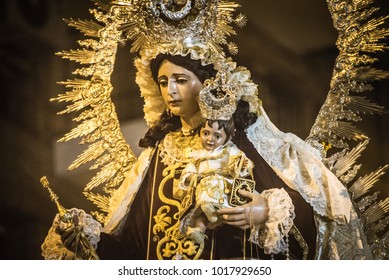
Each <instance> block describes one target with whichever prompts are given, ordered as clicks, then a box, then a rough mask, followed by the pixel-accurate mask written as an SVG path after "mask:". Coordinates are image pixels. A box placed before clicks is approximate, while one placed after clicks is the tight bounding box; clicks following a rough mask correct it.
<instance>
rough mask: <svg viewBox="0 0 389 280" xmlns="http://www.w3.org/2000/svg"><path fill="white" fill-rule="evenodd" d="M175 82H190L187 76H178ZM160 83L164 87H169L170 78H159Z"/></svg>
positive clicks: (181, 83)
mask: <svg viewBox="0 0 389 280" xmlns="http://www.w3.org/2000/svg"><path fill="white" fill-rule="evenodd" d="M173 82H175V83H177V84H179V85H184V84H186V83H187V82H188V79H185V78H178V79H175V80H173ZM158 85H159V86H160V87H162V88H164V87H167V86H168V79H159V80H158Z"/></svg>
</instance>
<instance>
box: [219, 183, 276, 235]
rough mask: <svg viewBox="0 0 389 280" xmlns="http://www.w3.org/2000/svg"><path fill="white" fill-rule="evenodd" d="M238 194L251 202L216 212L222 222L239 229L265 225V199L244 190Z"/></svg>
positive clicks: (266, 206) (266, 212)
mask: <svg viewBox="0 0 389 280" xmlns="http://www.w3.org/2000/svg"><path fill="white" fill-rule="evenodd" d="M239 194H241V195H242V196H244V197H247V198H248V199H249V200H251V201H250V202H248V203H246V204H244V205H242V206H238V207H233V208H222V209H220V210H218V213H219V215H220V217H221V218H222V220H223V222H224V223H226V224H228V225H232V226H235V227H238V228H241V229H247V228H250V227H252V226H257V225H260V224H263V223H265V222H266V220H267V217H268V213H269V209H268V205H267V199H266V198H265V197H263V196H262V195H260V194H259V193H251V192H248V191H245V190H239Z"/></svg>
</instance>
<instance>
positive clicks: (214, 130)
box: [200, 122, 227, 151]
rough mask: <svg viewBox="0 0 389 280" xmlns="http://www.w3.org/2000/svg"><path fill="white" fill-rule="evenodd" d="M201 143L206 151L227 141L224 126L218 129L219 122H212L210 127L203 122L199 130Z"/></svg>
mask: <svg viewBox="0 0 389 280" xmlns="http://www.w3.org/2000/svg"><path fill="white" fill-rule="evenodd" d="M200 137H201V144H202V145H203V147H204V149H206V150H207V151H212V150H214V149H216V148H217V147H219V146H221V145H223V144H224V143H225V142H226V141H227V134H226V133H225V131H224V128H220V129H219V124H218V123H217V122H214V123H213V124H212V127H210V126H209V125H208V122H207V123H206V124H205V127H202V128H201V130H200Z"/></svg>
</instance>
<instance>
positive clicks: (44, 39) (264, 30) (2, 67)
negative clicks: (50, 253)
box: [0, 0, 389, 259]
mask: <svg viewBox="0 0 389 280" xmlns="http://www.w3.org/2000/svg"><path fill="white" fill-rule="evenodd" d="M238 2H239V3H241V4H242V6H243V7H242V8H241V11H242V12H243V13H244V14H246V15H247V17H248V20H249V22H248V24H247V26H246V27H244V28H243V29H238V30H237V32H238V36H235V37H234V38H232V40H233V41H235V42H236V43H237V44H238V46H239V54H238V55H237V56H236V57H235V59H236V60H237V61H238V62H239V64H241V65H244V66H246V67H248V68H249V69H250V70H251V72H252V76H253V80H254V81H255V82H256V83H258V84H259V89H260V92H261V98H262V100H263V103H264V107H265V109H266V111H267V112H268V114H269V116H270V118H271V119H272V121H273V122H274V123H275V124H276V125H277V126H278V127H279V128H280V129H281V130H283V131H290V132H293V133H295V134H297V135H298V136H300V137H301V138H303V139H304V138H306V137H307V135H308V134H309V130H310V127H311V126H312V124H313V122H314V119H315V117H316V115H317V112H318V110H319V108H320V106H321V105H322V104H323V102H324V99H325V97H326V93H327V91H328V87H329V86H328V85H329V81H330V78H331V73H332V67H333V63H334V59H335V57H336V55H337V50H336V48H335V40H336V37H337V34H336V32H335V30H334V29H333V27H332V22H331V18H330V15H329V12H328V10H327V7H326V2H325V1H324V0H293V1H290V0H272V1H249V0H245V1H238ZM377 3H378V5H380V6H381V8H382V9H381V13H385V14H388V13H389V5H388V4H389V3H388V1H387V0H380V1H377ZM89 8H92V3H91V2H90V1H88V0H2V1H1V2H0V62H1V63H0V82H1V91H0V92H1V93H0V94H1V103H0V104H1V105H0V106H1V108H0V133H1V137H0V147H1V152H0V158H1V161H0V174H1V177H0V178H1V180H0V182H1V183H0V184H1V185H0V259H41V256H40V253H41V251H40V245H41V243H42V242H43V240H44V237H45V236H46V233H47V230H48V229H49V227H50V225H51V222H52V219H53V217H54V215H55V213H56V209H55V207H54V205H53V203H52V202H51V201H50V199H49V195H48V193H47V191H46V190H44V189H43V188H42V187H41V185H40V183H39V179H40V177H41V176H43V175H46V176H47V177H48V178H49V180H50V182H51V184H52V186H53V188H54V189H55V191H56V192H57V193H58V195H59V197H60V199H61V202H62V204H63V205H64V206H66V207H69V208H70V207H78V208H84V209H90V204H89V203H88V202H87V201H86V199H85V198H84V197H83V195H82V194H81V192H82V189H83V187H84V185H85V183H86V182H88V179H90V178H91V176H92V175H93V174H91V173H90V172H88V171H87V170H86V169H85V168H81V169H80V170H76V171H72V172H66V166H67V165H68V164H69V163H70V162H71V161H72V160H73V159H74V158H75V156H76V155H77V154H78V153H79V152H80V151H81V150H80V147H79V145H77V141H72V142H70V143H66V144H64V143H56V140H57V139H59V138H60V137H61V136H62V135H63V134H64V133H66V132H68V131H69V130H70V129H71V128H72V127H74V123H73V122H72V121H71V116H57V115H56V113H57V112H58V111H59V110H61V109H63V105H61V104H57V103H51V102H49V99H50V98H53V97H55V96H57V95H58V94H59V93H62V92H64V88H63V87H62V86H60V85H57V83H56V82H57V81H61V80H66V79H67V78H71V75H70V73H71V71H72V70H74V69H75V68H76V65H75V64H73V63H71V62H69V61H66V60H61V58H60V57H58V56H55V55H54V53H56V52H58V51H61V50H69V49H72V48H73V49H74V48H77V47H78V45H77V44H76V40H78V39H80V38H82V37H81V35H80V34H79V33H78V31H75V30H74V29H72V28H70V27H67V25H66V24H65V23H64V22H63V21H62V19H63V18H70V17H73V18H90V15H89V13H88V9H89ZM379 58H380V64H379V65H378V66H379V67H381V68H384V69H386V70H389V65H388V61H389V59H388V54H381V55H379ZM132 59H133V55H131V54H130V53H129V47H128V46H125V47H124V48H122V49H121V50H120V51H119V54H118V60H117V63H116V69H115V73H114V76H113V84H114V86H115V90H114V92H113V95H112V97H113V99H114V102H115V104H116V109H117V113H118V115H119V118H120V120H121V123H122V124H123V131H124V132H127V133H130V134H135V135H137V136H136V137H138V138H136V139H135V140H134V139H132V138H131V140H129V142H130V144H131V146H132V147H135V146H136V140H137V139H139V138H140V137H141V134H142V131H143V130H144V126H142V122H139V120H140V119H141V118H142V116H143V113H142V105H143V101H142V100H141V99H140V97H139V89H138V87H137V86H136V85H135V84H134V67H133V64H132ZM388 92H389V84H388V82H387V81H381V82H379V83H376V85H375V91H374V93H372V94H370V97H371V99H373V100H375V101H377V102H378V103H379V104H380V105H383V106H385V107H388V105H389V102H388V99H389V96H388ZM139 123H141V124H139ZM388 123H389V122H388V117H387V115H381V116H366V117H364V121H363V122H362V123H360V124H359V127H361V128H362V129H363V130H364V131H365V132H366V133H367V134H368V135H369V136H370V137H371V138H372V139H371V142H370V144H369V146H368V148H367V150H366V151H365V152H364V155H363V157H362V158H361V162H362V163H363V167H362V170H361V172H360V173H359V174H360V175H364V174H366V173H369V172H371V171H373V170H375V169H376V168H377V167H378V166H382V165H384V164H385V163H388V162H389V153H388V150H389V149H388V141H387V137H388V128H389V126H388ZM127 127H129V129H126V128H127ZM127 130H130V131H127ZM81 149H82V147H81ZM388 185H389V178H388V175H384V177H382V179H381V181H380V183H379V184H378V187H379V188H381V190H382V191H383V192H386V193H387V194H389V192H388V190H387V188H388Z"/></svg>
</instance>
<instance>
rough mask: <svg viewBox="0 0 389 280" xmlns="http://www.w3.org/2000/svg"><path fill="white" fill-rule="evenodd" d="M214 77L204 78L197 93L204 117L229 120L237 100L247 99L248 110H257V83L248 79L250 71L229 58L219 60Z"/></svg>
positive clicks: (258, 101) (258, 103)
mask: <svg viewBox="0 0 389 280" xmlns="http://www.w3.org/2000/svg"><path fill="white" fill-rule="evenodd" d="M215 68H216V70H218V71H217V74H216V77H215V78H211V79H209V80H206V81H205V82H204V87H203V89H202V90H201V91H200V94H199V106H200V110H201V114H202V116H203V118H205V119H212V120H229V119H230V118H231V117H232V115H233V114H234V112H235V110H236V107H237V106H238V101H239V100H244V101H247V102H248V103H249V105H250V112H257V111H258V109H259V105H260V104H261V101H260V100H259V98H258V90H257V85H256V84H254V83H253V82H252V81H251V80H250V72H249V70H247V69H246V68H244V67H237V66H236V63H235V62H232V60H230V59H226V60H222V61H219V62H218V63H217V64H216V65H215Z"/></svg>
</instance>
